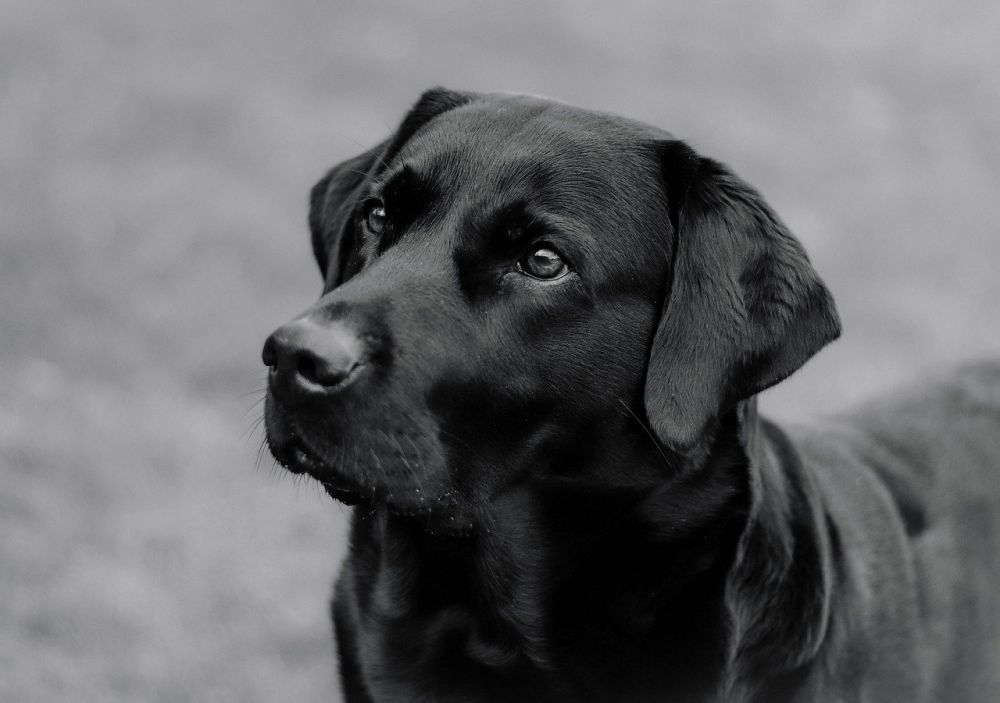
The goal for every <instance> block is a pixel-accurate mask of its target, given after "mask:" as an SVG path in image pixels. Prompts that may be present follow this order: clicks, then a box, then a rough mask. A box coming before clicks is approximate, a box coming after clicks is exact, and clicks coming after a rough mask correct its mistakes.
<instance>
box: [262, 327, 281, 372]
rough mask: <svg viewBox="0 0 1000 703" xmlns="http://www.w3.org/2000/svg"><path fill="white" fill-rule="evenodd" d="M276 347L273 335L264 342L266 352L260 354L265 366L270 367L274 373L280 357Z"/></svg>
mask: <svg viewBox="0 0 1000 703" xmlns="http://www.w3.org/2000/svg"><path fill="white" fill-rule="evenodd" d="M274 346H275V342H274V336H273V335H272V336H270V337H268V338H267V341H266V342H264V350H263V351H262V352H261V353H260V359H261V361H263V362H264V366H268V367H270V368H271V370H272V371H273V370H274V369H275V368H277V366H278V356H277V352H276V351H275V349H274Z"/></svg>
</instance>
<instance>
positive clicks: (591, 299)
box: [263, 89, 839, 531]
mask: <svg viewBox="0 0 1000 703" xmlns="http://www.w3.org/2000/svg"><path fill="white" fill-rule="evenodd" d="M309 224H310V228H311V230H312V241H313V249H314V252H315V255H316V260H317V262H318V263H319V266H320V269H321V271H322V273H323V275H324V281H325V285H324V289H323V294H322V295H321V297H320V298H319V300H318V301H317V302H316V303H315V304H313V305H312V307H310V308H309V309H307V310H306V311H305V312H304V313H303V314H302V315H300V316H299V317H297V318H295V319H294V320H292V321H291V322H289V323H288V324H286V325H284V326H282V327H281V328H279V329H278V330H277V331H275V332H274V334H272V335H271V337H270V338H269V339H268V340H267V342H266V344H265V346H264V352H263V358H264V363H265V364H266V365H267V366H268V367H269V368H270V375H269V384H268V385H269V390H268V395H267V401H266V410H265V414H266V426H267V436H268V442H269V446H270V448H271V451H272V453H273V454H274V456H275V457H276V458H277V460H278V461H279V462H280V463H281V464H283V465H284V466H286V467H287V468H289V469H290V470H292V471H296V472H307V473H309V474H311V475H313V476H314V477H316V478H317V479H319V480H320V481H322V482H323V483H324V485H325V486H326V487H327V490H328V491H329V492H330V493H331V495H333V496H334V497H337V498H339V499H341V500H344V501H345V502H348V503H354V502H358V501H372V502H375V503H378V504H381V505H384V506H386V507H387V508H388V509H389V510H390V511H392V512H394V513H395V514H398V515H413V516H416V517H419V518H421V519H423V520H425V521H426V524H427V525H429V526H431V527H432V529H437V528H441V529H448V528H451V529H454V530H456V531H463V530H468V529H470V528H471V527H473V526H474V525H475V524H476V522H477V520H478V519H479V518H480V517H481V516H482V515H484V514H488V513H489V511H491V510H495V509H498V508H497V507H496V506H498V505H501V504H502V503H503V501H498V500H497V498H498V496H501V495H504V494H505V493H511V492H524V491H525V490H527V491H528V492H529V493H530V487H531V486H533V485H537V484H539V483H542V482H548V483H549V484H550V485H564V486H586V487H587V490H589V491H596V492H597V493H600V492H602V491H615V490H626V489H642V488H643V487H646V486H649V485H651V484H652V483H654V482H655V481H656V476H655V472H656V471H657V470H659V471H662V470H664V467H663V465H662V463H663V462H662V461H660V465H659V466H658V467H656V468H655V470H654V469H653V468H651V466H655V464H650V462H649V461H644V460H643V459H642V457H643V456H662V457H665V458H666V459H667V464H676V465H677V466H680V465H682V464H684V462H685V460H686V458H689V457H696V456H699V453H700V452H703V451H704V448H705V447H706V446H707V443H709V442H710V441H711V438H712V436H713V434H714V433H715V431H716V429H717V427H718V425H719V421H720V418H722V417H723V416H724V415H725V414H726V413H728V412H730V411H732V410H733V408H734V407H735V406H736V404H737V403H739V402H740V401H742V400H744V399H746V398H749V397H751V396H753V395H754V394H756V393H758V392H759V391H761V390H763V389H765V388H767V387H768V386H770V385H772V384H774V383H777V382H778V381H780V380H782V379H783V378H785V377H786V376H788V375H789V374H790V373H792V372H793V371H795V370H796V369H797V368H798V367H799V366H801V365H802V364H803V363H805V361H806V360H807V359H809V358H810V357H811V356H812V355H813V354H814V353H815V352H816V351H818V350H819V349H820V348H821V347H822V346H824V345H825V344H826V343H828V342H829V341H831V340H832V339H834V338H835V337H837V335H838V334H839V323H838V319H837V315H836V312H835V310H834V306H833V303H832V300H831V298H830V295H829V293H828V291H827V290H826V288H825V287H824V285H823V284H822V282H821V281H820V279H819V277H818V276H817V274H816V272H815V271H814V270H813V268H812V266H811V265H810V263H809V261H808V259H807V257H806V255H805V253H804V252H803V250H802V247H801V246H800V244H799V243H798V242H797V241H796V240H795V239H794V237H793V236H792V235H791V234H790V233H789V232H788V231H787V229H786V228H785V227H784V226H783V225H782V223H781V222H780V221H779V220H778V219H777V217H776V216H775V215H774V214H773V213H772V212H771V210H770V209H769V208H768V206H767V205H766V204H765V203H764V201H763V200H762V199H761V197H760V196H759V194H758V193H757V192H755V191H754V190H753V189H752V188H750V187H749V186H748V185H747V184H746V183H744V182H743V181H741V180H740V179H739V178H737V177H736V176H734V175H733V174H732V173H731V172H729V171H728V170H727V169H726V168H724V167H723V166H722V165H720V164H719V163H717V162H715V161H712V160H710V159H707V158H704V157H701V156H699V155H697V154H696V153H695V152H694V151H693V150H692V149H690V148H689V147H688V146H687V145H685V144H684V143H682V142H680V141H678V140H676V139H675V138H673V137H672V136H671V135H670V134H668V133H666V132H663V131H660V130H658V129H655V128H652V127H649V126H646V125H643V124H640V123H637V122H633V121H630V120H626V119H623V118H619V117H615V116H611V115H606V114H600V113H594V112H589V111H585V110H580V109H576V108H572V107H569V106H566V105H563V104H561V103H556V102H553V101H548V100H544V99H540V98H534V97H526V96H514V95H497V94H492V95H485V94H482V95H481V94H472V93H458V92H452V91H445V90H440V89H438V90H432V91H428V92H427V93H425V94H424V95H423V96H422V97H421V98H420V100H419V101H418V102H417V103H416V105H415V106H414V107H413V108H412V109H411V111H410V112H409V114H408V115H407V116H406V117H405V119H404V120H403V122H402V123H401V125H400V126H399V128H398V129H397V131H396V133H395V134H394V135H392V136H391V137H390V138H389V139H387V140H386V141H384V142H383V143H381V144H379V145H377V146H376V147H374V148H372V149H371V150H369V151H367V152H365V153H363V154H361V155H359V156H357V157H355V158H353V159H350V160H348V161H346V162H344V163H342V164H340V165H338V166H335V167H334V168H333V169H332V170H331V171H330V172H329V173H328V174H327V175H326V176H325V177H324V178H323V179H322V180H321V181H320V182H319V183H318V184H316V186H315V187H314V188H313V190H312V196H311V207H310V214H309ZM652 445H656V446H652ZM667 468H669V467H667Z"/></svg>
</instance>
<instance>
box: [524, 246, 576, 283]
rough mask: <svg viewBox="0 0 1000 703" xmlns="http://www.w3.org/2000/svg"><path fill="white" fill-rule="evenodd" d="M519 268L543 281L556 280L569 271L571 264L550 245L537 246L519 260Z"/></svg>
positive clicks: (527, 274) (525, 273)
mask: <svg viewBox="0 0 1000 703" xmlns="http://www.w3.org/2000/svg"><path fill="white" fill-rule="evenodd" d="M517 270H518V271H519V272H520V273H523V274H524V275H526V276H530V277H531V278H537V279H538V280H541V281H555V280H557V279H560V278H562V277H563V276H565V275H566V274H567V273H569V266H568V265H567V264H566V262H565V261H563V258H562V257H561V256H560V255H559V252H557V251H556V250H555V249H553V248H552V247H550V246H548V245H541V246H538V247H535V248H534V249H532V250H531V251H530V252H528V253H527V254H525V255H524V256H522V257H521V258H520V259H518V261H517Z"/></svg>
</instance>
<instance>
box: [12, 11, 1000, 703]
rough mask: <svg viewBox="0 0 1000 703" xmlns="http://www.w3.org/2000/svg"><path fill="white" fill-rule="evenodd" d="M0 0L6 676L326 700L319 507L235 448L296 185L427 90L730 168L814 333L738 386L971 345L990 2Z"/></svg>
mask: <svg viewBox="0 0 1000 703" xmlns="http://www.w3.org/2000/svg"><path fill="white" fill-rule="evenodd" d="M675 4H676V5H677V7H668V3H649V4H648V5H647V4H644V3H638V2H615V3H598V2H574V3H570V2H540V1H539V2H511V3H492V4H486V3H469V2H458V1H457V0H453V1H451V2H446V1H440V2H421V3H405V2H402V1H401V0H400V1H399V2H395V3H393V2H387V3H380V4H378V5H374V4H372V3H368V2H351V1H338V2H334V3H319V2H312V1H310V0H291V1H289V2H282V3H277V2H272V3H268V2H264V1H263V0H252V1H241V2H236V1H235V0H220V1H217V2H206V1H205V0H198V1H197V2H196V1H194V0H179V1H175V2H170V3H167V2H160V3H156V2H143V1H137V0H127V1H126V0H92V1H91V2H88V3H78V2H72V1H70V0H53V1H51V2H35V1H32V0H21V1H14V2H10V1H9V0H8V1H7V2H0V295H2V301H3V303H2V306H0V369H2V373H0V398H2V402H0V699H2V700H4V701H57V700H66V701H115V700H121V701H133V700H150V701H184V700H198V701H203V700H204V701H214V700H219V701H227V700H233V701H237V700H238V701H275V700H298V701H320V700H336V695H337V694H336V691H335V678H334V667H333V661H332V657H333V646H332V642H331V637H330V627H329V624H328V621H327V614H326V599H327V595H328V591H329V585H330V582H331V579H332V577H333V575H334V573H335V570H336V566H337V563H338V561H339V558H340V556H341V555H342V554H343V550H344V511H343V510H342V509H341V508H339V507H338V506H337V505H335V504H333V503H332V502H331V501H330V500H329V499H328V498H326V497H325V495H322V494H321V493H320V492H319V491H317V490H316V489H315V488H314V487H313V486H312V485H311V484H308V483H302V484H296V483H295V482H294V481H292V480H291V479H290V478H288V477H285V476H282V475H280V474H279V473H277V472H275V471H272V470H269V468H268V467H269V463H268V462H264V466H263V468H260V469H256V470H255V468H254V463H255V455H256V452H257V448H258V446H259V442H260V435H259V432H254V431H252V425H253V422H254V420H255V419H256V418H257V416H258V415H259V407H252V406H253V405H254V402H255V401H256V400H258V399H259V397H260V392H259V389H260V388H261V385H262V378H263V374H262V373H261V369H260V363H259V348H260V345H261V343H262V340H263V339H264V337H265V336H266V334H267V333H268V332H269V331H270V330H271V329H272V328H273V327H274V326H276V325H277V324H278V323H280V322H282V321H283V320H285V319H286V318H287V317H289V316H290V315H292V314H293V313H295V312H297V311H298V310H299V309H301V308H303V307H305V306H306V305H307V303H308V302H309V301H310V300H311V299H312V298H313V297H314V296H315V294H316V293H318V290H319V284H320V282H319V279H318V276H317V275H316V273H315V271H314V270H313V264H312V261H311V258H310V253H309V248H308V238H307V235H306V228H305V200H306V193H307V190H308V188H309V186H310V185H311V184H312V182H313V181H314V180H315V179H316V178H318V176H319V175H320V174H321V173H322V171H323V170H324V169H325V168H326V167H327V166H329V165H330V164H332V163H334V162H335V161H337V160H339V159H342V158H345V157H347V156H349V155H352V154H353V153H355V152H357V151H359V150H360V147H359V144H363V145H368V144H371V143H373V142H374V141H376V140H377V139H380V138H381V137H383V136H384V135H385V134H386V133H387V132H388V131H389V130H390V129H391V128H392V127H393V125H394V123H395V121H396V120H397V119H398V118H399V116H400V115H401V113H402V112H403V111H404V110H405V108H406V106H407V105H408V104H409V103H410V102H411V101H412V100H413V99H415V97H416V96H417V95H418V93H419V92H420V91H421V90H422V89H423V88H425V87H428V86H430V85H432V84H444V85H448V86H452V87H464V88H473V89H502V90H519V91H524V92H533V93H542V94H548V95H552V96H554V97H558V98H561V99H564V100H567V101H569V102H574V103H578V104H581V105H584V106H588V107H593V108H600V109H606V110H612V111H617V112H621V113H625V114H628V115H631V116H634V117H638V118H641V119H645V120H647V121H651V122H655V123H657V124H660V125H662V126H664V127H667V128H668V129H670V130H671V131H673V132H674V133H676V134H678V135H680V136H683V137H685V138H687V139H689V140H691V141H692V142H693V143H694V144H696V145H697V146H698V147H699V148H700V149H701V150H703V151H704V152H705V153H708V154H712V155H716V156H718V157H720V158H722V159H723V160H726V161H728V162H729V163H730V164H731V165H733V166H734V167H735V168H736V170H737V171H738V172H740V173H742V174H743V175H744V176H745V177H746V178H747V179H748V180H750V181H751V182H753V183H755V184H756V185H758V186H759V187H760V188H761V190H762V191H763V192H764V193H765V194H766V195H767V196H768V198H769V199H770V201H771V202H772V204H773V205H774V206H775V207H776V208H777V209H778V211H779V212H780V213H782V214H783V216H784V218H785V219H786V220H787V221H788V223H789V224H790V225H791V227H792V228H793V230H795V231H796V232H797V233H798V234H799V236H800V237H801V238H802V239H803V240H804V242H805V243H806V246H807V248H808V249H809V251H810V252H811V254H812V257H813V260H814V262H815V263H816V266H817V268H818V269H819V270H820V271H821V272H822V273H823V274H824V275H825V277H826V279H827V280H828V282H829V283H830V285H831V287H832V288H833V290H834V293H835V295H836V297H837V299H838V301H839V304H840V309H841V311H842V314H843V318H844V322H845V328H846V334H845V337H844V338H843V340H842V341H840V342H839V343H838V344H836V345H835V346H834V347H833V348H831V349H829V350H828V351H826V352H824V353H823V354H822V355H821V356H820V357H819V358H818V359H817V360H815V361H814V362H812V363H811V364H809V366H808V367H807V368H806V369H805V370H804V371H803V372H802V373H801V374H800V375H798V376H796V377H795V378H794V379H792V380H791V381H789V382H788V383H787V384H785V385H784V386H783V387H782V388H781V389H779V390H777V391H774V392H772V393H771V394H769V396H768V398H767V400H766V401H765V407H767V408H770V409H771V410H772V411H773V412H774V413H775V414H778V415H783V416H786V417H787V416H794V415H798V414H799V413H802V412H818V411H821V410H825V409H827V408H831V407H841V406H843V405H844V404H846V403H848V402H851V401H853V400H855V399H857V398H859V397H863V396H864V395H867V394H870V393H871V392H874V391H875V390H878V389H880V388H884V387H886V386H889V385H891V384H893V383H896V382H897V381H899V380H900V379H902V378H903V377H912V376H915V375H916V376H919V375H920V374H921V373H922V372H923V371H924V370H926V369H929V368H934V367H937V366H940V365H941V364H943V363H947V362H950V361H952V360H955V359H958V358H964V357H968V356H976V355H984V354H996V353H998V350H1000V325H998V322H1000V304H998V302H997V301H998V298H1000V276H998V275H997V273H998V272H997V267H998V254H1000V238H998V237H997V223H998V222H1000V121H998V119H997V116H998V114H1000V81H998V76H1000V42H997V41H996V39H997V37H998V36H1000V5H998V4H997V3H990V2H980V3H962V4H955V3H946V2H943V1H942V2H925V1H922V0H914V1H910V2H902V1H900V2H895V3H884V4H883V3H871V2H848V1H843V0H841V1H840V2H830V3H827V4H826V6H825V7H819V8H818V9H817V7H815V6H813V4H811V3H810V4H809V5H810V7H809V9H806V5H804V4H802V3H796V2H792V1H791V0H768V1H767V2H761V3H754V8H755V9H754V11H753V13H747V11H746V10H745V4H743V3H735V2H733V3H718V2H706V3H684V4H682V3H670V4H669V5H675Z"/></svg>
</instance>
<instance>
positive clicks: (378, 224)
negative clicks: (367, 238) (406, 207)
mask: <svg viewBox="0 0 1000 703" xmlns="http://www.w3.org/2000/svg"><path fill="white" fill-rule="evenodd" d="M363 219H364V223H365V228H366V229H367V230H368V231H369V232H371V233H372V234H382V233H383V232H385V226H386V216H385V203H384V202H382V201H381V200H379V199H378V198H372V199H371V200H369V201H368V202H367V203H365V207H364V218H363Z"/></svg>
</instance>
